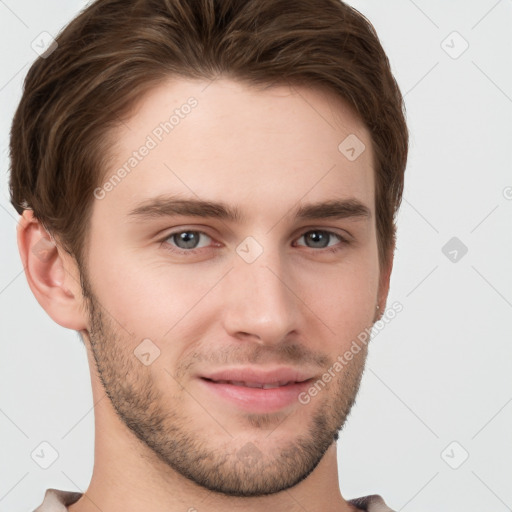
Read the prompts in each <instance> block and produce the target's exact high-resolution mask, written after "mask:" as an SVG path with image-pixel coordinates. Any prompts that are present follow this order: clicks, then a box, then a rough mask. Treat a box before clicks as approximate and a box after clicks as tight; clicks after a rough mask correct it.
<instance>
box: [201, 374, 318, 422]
mask: <svg viewBox="0 0 512 512" xmlns="http://www.w3.org/2000/svg"><path fill="white" fill-rule="evenodd" d="M313 380H314V378H310V379H306V380H303V381H289V380H287V381H277V382H257V381H235V380H214V379H210V378H207V377H201V378H200V379H199V381H200V382H201V383H202V385H203V388H204V389H205V391H206V392H207V393H208V394H209V395H210V398H211V399H213V400H214V401H219V400H220V403H221V406H224V407H225V405H226V403H227V404H229V405H230V406H234V407H235V408H237V409H241V410H244V411H246V412H251V413H260V414H264V413H272V412H278V411H281V410H282V409H284V408H288V407H296V406H298V405H299V404H300V402H299V395H300V394H301V393H303V392H304V391H305V390H306V389H307V388H308V387H309V386H310V384H311V382H313ZM209 400H210V399H209ZM210 402H211V400H210Z"/></svg>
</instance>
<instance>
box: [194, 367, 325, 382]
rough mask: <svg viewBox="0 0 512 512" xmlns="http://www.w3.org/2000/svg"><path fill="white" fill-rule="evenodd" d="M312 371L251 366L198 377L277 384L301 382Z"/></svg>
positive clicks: (308, 377) (309, 377)
mask: <svg viewBox="0 0 512 512" xmlns="http://www.w3.org/2000/svg"><path fill="white" fill-rule="evenodd" d="M314 375H315V374H314V373H313V372H312V371H309V372H307V371H305V370H300V369H298V368H290V367H284V366H281V367H277V368H272V369H268V370H262V369H258V368H254V367H253V368H251V367H241V368H226V369H224V370H218V371H216V372H211V373H208V374H203V375H200V377H203V378H206V379H210V380H216V381H219V380H232V381H236V382H240V381H242V382H258V383H260V384H277V383H278V382H288V381H292V382H299V383H300V382H302V381H305V380H309V379H311V378H313V377H314Z"/></svg>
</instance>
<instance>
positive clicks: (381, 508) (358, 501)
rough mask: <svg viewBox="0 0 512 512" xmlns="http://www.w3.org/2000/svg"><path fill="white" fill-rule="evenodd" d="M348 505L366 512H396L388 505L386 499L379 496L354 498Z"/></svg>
mask: <svg viewBox="0 0 512 512" xmlns="http://www.w3.org/2000/svg"><path fill="white" fill-rule="evenodd" d="M348 503H350V504H351V505H354V506H355V507H357V508H359V509H361V510H365V511H366V512H394V510H392V509H391V508H389V507H388V506H387V505H386V503H385V501H384V499H383V498H382V496H380V495H379V494H371V495H368V496H363V497H361V498H354V499H352V500H348Z"/></svg>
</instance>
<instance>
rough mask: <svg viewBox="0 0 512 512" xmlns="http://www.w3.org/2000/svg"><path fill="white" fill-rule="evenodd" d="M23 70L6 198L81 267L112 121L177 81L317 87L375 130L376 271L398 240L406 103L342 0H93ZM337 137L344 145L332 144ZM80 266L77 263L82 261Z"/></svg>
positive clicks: (366, 25) (376, 47)
mask: <svg viewBox="0 0 512 512" xmlns="http://www.w3.org/2000/svg"><path fill="white" fill-rule="evenodd" d="M56 41H57V44H58V47H57V49H56V50H54V51H53V52H52V53H50V54H49V55H47V56H46V58H44V57H45V56H44V55H43V56H42V57H39V58H38V59H37V60H36V61H35V62H34V64H33V65H32V67H31V68H30V70H29V72H28V74H27V76H26V79H25V82H24V91H23V96H22V98H21V101H20V104H19V106H18V108H17V110H16V113H15V116H14V119H13V123H12V129H11V139H10V157H11V169H10V171H11V175H10V193H11V203H12V205H13V206H14V208H15V209H16V210H17V212H18V213H20V214H21V213H22V212H23V210H24V209H27V208H29V209H32V210H33V212H34V216H35V217H36V218H37V219H39V220H40V221H41V223H42V224H43V225H44V226H45V228H46V229H47V230H48V232H49V233H51V234H52V235H53V236H55V237H57V238H58V239H59V241H60V242H61V244H62V246H63V248H64V249H65V250H66V251H67V252H69V253H70V254H72V255H74V257H75V258H76V260H77V262H78V264H79V265H80V264H81V263H82V262H83V258H82V257H83V256H84V254H85V253H84V250H85V245H86V240H87V234H88V228H89V224H90V222H89V221H90V215H91V212H92V205H93V200H94V195H93V191H94V189H95V188H96V187H97V186H98V185H100V184H101V182H102V179H103V176H104V174H105V167H106V164H107V160H108V158H109V151H108V150H109V147H111V143H112V141H111V140H110V139H109V136H110V137H111V136H112V133H113V130H112V128H114V127H116V126H117V125H119V123H120V122H121V119H122V118H123V116H125V115H127V114H128V112H129V111H130V108H132V107H133V105H134V104H135V103H136V102H137V100H138V99H140V98H141V97H142V96H143V95H144V93H146V92H148V91H149V90H150V89H151V88H152V87H154V86H155V85H157V84H159V83H161V82H162V81H164V80H167V79H169V78H171V77H173V76H177V77H183V78H192V79H214V78H216V77H218V76H222V75H224V76H227V77H229V78H232V79H236V80H239V81H241V82H245V83H247V84H253V85H257V84H263V85H265V84H266V85H272V84H297V85H307V86H317V87H324V88H327V89H329V90H331V91H333V92H334V93H335V94H336V95H338V96H339V97H341V98H343V99H344V100H345V101H346V102H348V103H349V105H351V107H352V108H353V109H355V112H356V113H357V114H358V115H359V116H360V118H361V119H362V121H363V122H364V124H365V126H366V127H367V128H368V130H369V132H370V134H371V137H372V146H373V149H374V154H375V184H376V185H375V209H376V216H377V219H376V224H377V242H378V248H379V261H380V265H381V267H382V266H383V265H386V264H387V263H388V262H389V258H390V256H391V253H390V249H392V247H393V246H394V243H395V237H396V225H395V215H396V213H397V211H398V208H399V206H400V203H401V198H402V192H403V181H404V172H405V167H406V161H407V152H408V129H407V125H406V121H405V106H404V104H403V98H402V95H401V93H400V90H399V88H398V85H397V83H396V81H395V79H394V77H393V75H392V73H391V69H390V64H389V61H388V58H387V56H386V54H385V52H384V50H383V48H382V46H381V44H380V42H379V39H378V37H377V34H376V32H375V29H374V28H373V26H372V24H371V23H370V22H369V21H368V20H367V19H366V18H365V17H364V16H363V15H362V14H361V13H359V12H358V11H357V10H355V9H354V8H352V7H350V6H348V5H346V4H345V3H343V2H341V1H340V0H131V1H130V0H97V1H96V2H94V3H92V4H91V5H90V6H88V7H87V8H86V9H85V10H84V11H82V12H81V13H80V14H79V15H78V16H77V17H76V18H75V19H74V20H72V21H71V23H69V25H68V26H67V27H66V28H65V29H64V30H63V31H62V32H61V33H60V34H59V36H58V37H57V39H56ZM340 142H341V141H340ZM84 263H85V262H84Z"/></svg>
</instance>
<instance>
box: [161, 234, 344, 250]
mask: <svg viewBox="0 0 512 512" xmlns="http://www.w3.org/2000/svg"><path fill="white" fill-rule="evenodd" d="M187 232H192V233H198V234H200V235H206V236H207V237H208V238H211V239H212V240H213V238H212V237H211V236H210V235H208V233H205V232H204V231H198V230H195V229H181V230H179V231H173V232H172V233H169V234H167V235H166V236H165V238H163V239H162V240H160V245H161V247H162V248H163V249H164V250H165V251H169V252H171V253H173V254H178V255H190V256H193V255H195V254H197V253H198V252H200V251H204V250H212V249H214V248H215V247H211V246H208V247H199V248H195V249H180V248H179V247H175V246H172V245H171V244H169V243H167V240H169V238H171V237H172V236H173V235H179V234H180V233H187ZM315 232H321V233H326V234H328V235H332V236H334V237H337V238H338V239H339V240H340V243H339V244H336V245H335V246H334V247H329V246H328V247H322V248H320V249H315V248H313V247H307V246H302V247H306V248H308V249H310V250H312V251H315V252H330V253H337V252H338V251H340V250H342V248H343V247H345V246H347V245H349V244H350V242H349V240H347V239H346V238H344V237H342V236H341V235H340V234H338V233H335V232H334V231H329V230H326V229H309V230H307V231H304V232H303V233H302V234H301V235H300V237H299V239H300V238H302V237H303V236H304V235H307V234H308V233H315Z"/></svg>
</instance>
